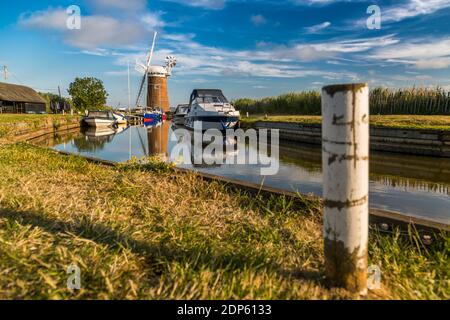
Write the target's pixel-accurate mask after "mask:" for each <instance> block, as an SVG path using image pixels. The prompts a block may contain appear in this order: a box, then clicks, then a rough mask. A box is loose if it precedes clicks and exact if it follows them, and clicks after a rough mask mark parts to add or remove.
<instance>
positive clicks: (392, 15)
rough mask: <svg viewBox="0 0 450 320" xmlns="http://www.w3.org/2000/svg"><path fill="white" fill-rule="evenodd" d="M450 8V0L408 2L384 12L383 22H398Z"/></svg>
mask: <svg viewBox="0 0 450 320" xmlns="http://www.w3.org/2000/svg"><path fill="white" fill-rule="evenodd" d="M445 8H450V0H408V1H407V2H406V3H403V4H395V5H392V6H391V7H387V8H385V9H383V10H382V19H383V22H393V21H394V22H398V21H401V20H404V19H407V18H412V17H416V16H420V15H427V14H431V13H434V12H436V11H439V10H442V9H445Z"/></svg>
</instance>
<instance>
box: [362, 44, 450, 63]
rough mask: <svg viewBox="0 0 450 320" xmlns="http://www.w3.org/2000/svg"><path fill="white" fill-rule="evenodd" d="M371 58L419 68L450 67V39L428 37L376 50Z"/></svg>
mask: <svg viewBox="0 0 450 320" xmlns="http://www.w3.org/2000/svg"><path fill="white" fill-rule="evenodd" d="M370 57H371V58H374V59H378V60H385V61H389V62H396V63H402V64H408V65H412V66H413V67H415V68H417V69H445V68H448V67H450V39H440V40H439V39H437V40H436V39H432V40H430V39H428V40H422V41H421V42H419V41H417V40H416V41H414V42H408V43H402V44H398V45H395V46H391V47H388V48H382V49H379V50H376V51H375V53H374V54H373V55H371V56H370Z"/></svg>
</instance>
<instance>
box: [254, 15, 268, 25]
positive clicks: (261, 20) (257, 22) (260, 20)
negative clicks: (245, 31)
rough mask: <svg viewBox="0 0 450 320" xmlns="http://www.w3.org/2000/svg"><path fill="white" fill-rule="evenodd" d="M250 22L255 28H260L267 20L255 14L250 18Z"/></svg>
mask: <svg viewBox="0 0 450 320" xmlns="http://www.w3.org/2000/svg"><path fill="white" fill-rule="evenodd" d="M250 21H251V22H252V23H253V25H255V26H256V27H259V26H262V25H264V24H266V23H267V19H266V18H265V17H264V16H263V15H261V14H255V15H252V16H251V17H250Z"/></svg>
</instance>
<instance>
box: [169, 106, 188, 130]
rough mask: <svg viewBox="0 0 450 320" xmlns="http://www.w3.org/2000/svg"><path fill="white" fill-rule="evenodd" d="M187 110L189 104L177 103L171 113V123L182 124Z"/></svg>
mask: <svg viewBox="0 0 450 320" xmlns="http://www.w3.org/2000/svg"><path fill="white" fill-rule="evenodd" d="M188 110H189V104H179V105H178V106H177V108H176V109H175V112H174V113H173V123H174V124H176V125H179V126H180V125H184V120H185V118H186V115H187V113H188Z"/></svg>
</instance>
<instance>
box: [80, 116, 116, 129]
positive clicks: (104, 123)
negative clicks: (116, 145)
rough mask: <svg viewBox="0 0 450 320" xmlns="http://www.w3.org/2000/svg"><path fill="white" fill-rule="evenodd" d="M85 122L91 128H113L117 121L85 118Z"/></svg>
mask: <svg viewBox="0 0 450 320" xmlns="http://www.w3.org/2000/svg"><path fill="white" fill-rule="evenodd" d="M84 122H85V123H86V124H87V125H88V126H90V127H112V126H114V125H115V124H116V120H113V119H101V118H85V119H84Z"/></svg>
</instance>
